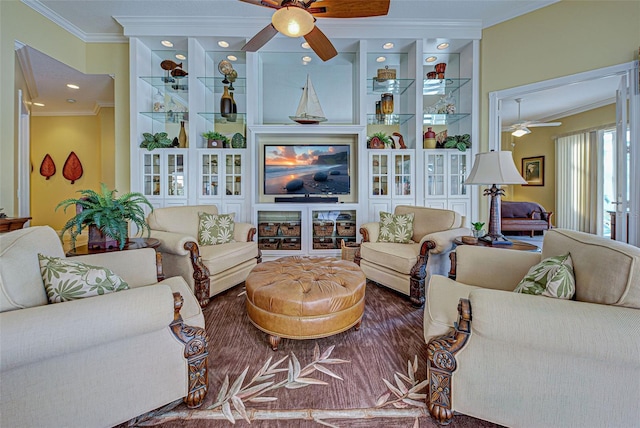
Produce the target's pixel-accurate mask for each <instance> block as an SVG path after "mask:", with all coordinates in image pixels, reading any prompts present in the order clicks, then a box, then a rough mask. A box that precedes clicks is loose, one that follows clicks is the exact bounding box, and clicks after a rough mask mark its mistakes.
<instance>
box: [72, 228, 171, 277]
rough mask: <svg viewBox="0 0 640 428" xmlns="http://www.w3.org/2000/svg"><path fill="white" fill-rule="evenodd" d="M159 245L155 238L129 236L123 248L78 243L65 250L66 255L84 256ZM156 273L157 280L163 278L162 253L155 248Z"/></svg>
mask: <svg viewBox="0 0 640 428" xmlns="http://www.w3.org/2000/svg"><path fill="white" fill-rule="evenodd" d="M159 246H160V241H159V240H157V239H155V238H129V239H127V242H126V243H125V244H124V248H123V249H122V250H120V249H119V248H108V249H105V248H91V249H90V248H89V246H88V245H80V246H78V247H76V248H74V249H72V250H71V251H68V252H67V257H73V256H86V255H88V254H102V253H110V252H113V251H127V250H140V249H142V248H153V249H157V248H158V247H159ZM156 273H157V276H158V281H162V280H164V271H163V269H162V253H160V252H158V250H156Z"/></svg>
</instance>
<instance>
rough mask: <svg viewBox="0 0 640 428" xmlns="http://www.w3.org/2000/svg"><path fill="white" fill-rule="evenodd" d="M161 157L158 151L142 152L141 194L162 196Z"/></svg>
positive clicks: (151, 196) (150, 196)
mask: <svg viewBox="0 0 640 428" xmlns="http://www.w3.org/2000/svg"><path fill="white" fill-rule="evenodd" d="M161 164H162V159H161V156H160V153H143V154H142V171H143V172H142V194H143V195H145V196H146V197H149V198H153V197H156V198H159V197H161V196H162V193H161V192H162V190H161V189H160V179H161V177H162V173H161Z"/></svg>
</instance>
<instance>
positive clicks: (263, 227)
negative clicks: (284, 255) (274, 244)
mask: <svg viewBox="0 0 640 428" xmlns="http://www.w3.org/2000/svg"><path fill="white" fill-rule="evenodd" d="M279 226H280V224H279V223H259V224H258V237H263V236H276V235H277V234H278V227H279Z"/></svg>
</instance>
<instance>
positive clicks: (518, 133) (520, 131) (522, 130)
mask: <svg viewBox="0 0 640 428" xmlns="http://www.w3.org/2000/svg"><path fill="white" fill-rule="evenodd" d="M527 134H531V131H530V130H529V129H528V128H518V129H516V130H515V131H513V132H512V133H511V135H513V136H514V137H522V136H523V135H527Z"/></svg>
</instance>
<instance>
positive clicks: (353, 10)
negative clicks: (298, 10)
mask: <svg viewBox="0 0 640 428" xmlns="http://www.w3.org/2000/svg"><path fill="white" fill-rule="evenodd" d="M390 1H391V0H367V1H363V0H322V1H319V2H317V3H315V2H314V3H313V4H311V6H310V7H309V8H308V9H307V10H308V11H309V12H310V13H311V14H312V15H314V16H315V17H316V18H365V17H368V16H384V15H386V14H388V13H389V2H390Z"/></svg>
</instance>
